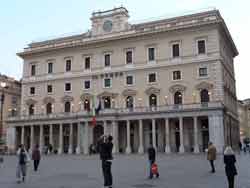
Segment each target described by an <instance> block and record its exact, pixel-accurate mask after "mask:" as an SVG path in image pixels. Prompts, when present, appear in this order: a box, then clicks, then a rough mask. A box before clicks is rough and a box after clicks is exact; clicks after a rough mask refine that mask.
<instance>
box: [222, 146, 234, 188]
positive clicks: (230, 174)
mask: <svg viewBox="0 0 250 188" xmlns="http://www.w3.org/2000/svg"><path fill="white" fill-rule="evenodd" d="M235 163H236V159H235V155H234V152H233V149H232V148H231V147H230V146H228V147H226V149H225V151H224V164H225V171H226V176H227V181H228V187H229V188H234V177H235V176H236V175H237V170H236V167H235Z"/></svg>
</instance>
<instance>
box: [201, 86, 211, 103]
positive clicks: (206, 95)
mask: <svg viewBox="0 0 250 188" xmlns="http://www.w3.org/2000/svg"><path fill="white" fill-rule="evenodd" d="M200 97H201V103H207V102H209V92H208V90H207V89H203V90H201V92H200Z"/></svg>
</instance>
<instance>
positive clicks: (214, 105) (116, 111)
mask: <svg viewBox="0 0 250 188" xmlns="http://www.w3.org/2000/svg"><path fill="white" fill-rule="evenodd" d="M218 108H223V104H222V103H221V102H209V103H193V104H178V105H164V106H151V107H148V106H147V107H145V106H143V107H135V108H110V109H101V110H100V112H99V115H125V114H135V113H137V114H139V113H152V112H176V111H177V112H178V111H180V112H181V111H188V110H209V109H218ZM91 116H92V113H91V111H79V112H61V113H51V114H35V115H21V116H16V117H9V118H8V120H7V121H9V122H11V121H18V120H46V119H60V118H76V117H91Z"/></svg>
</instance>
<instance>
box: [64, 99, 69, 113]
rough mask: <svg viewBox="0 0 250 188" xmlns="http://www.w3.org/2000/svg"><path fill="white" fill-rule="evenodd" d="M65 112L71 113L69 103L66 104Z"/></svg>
mask: <svg viewBox="0 0 250 188" xmlns="http://www.w3.org/2000/svg"><path fill="white" fill-rule="evenodd" d="M64 112H70V102H69V101H67V102H65V104H64Z"/></svg>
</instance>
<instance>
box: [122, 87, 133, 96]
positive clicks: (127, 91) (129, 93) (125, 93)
mask: <svg viewBox="0 0 250 188" xmlns="http://www.w3.org/2000/svg"><path fill="white" fill-rule="evenodd" d="M136 93H137V91H136V90H133V89H125V90H123V92H122V95H123V96H135V95H136Z"/></svg>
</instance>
